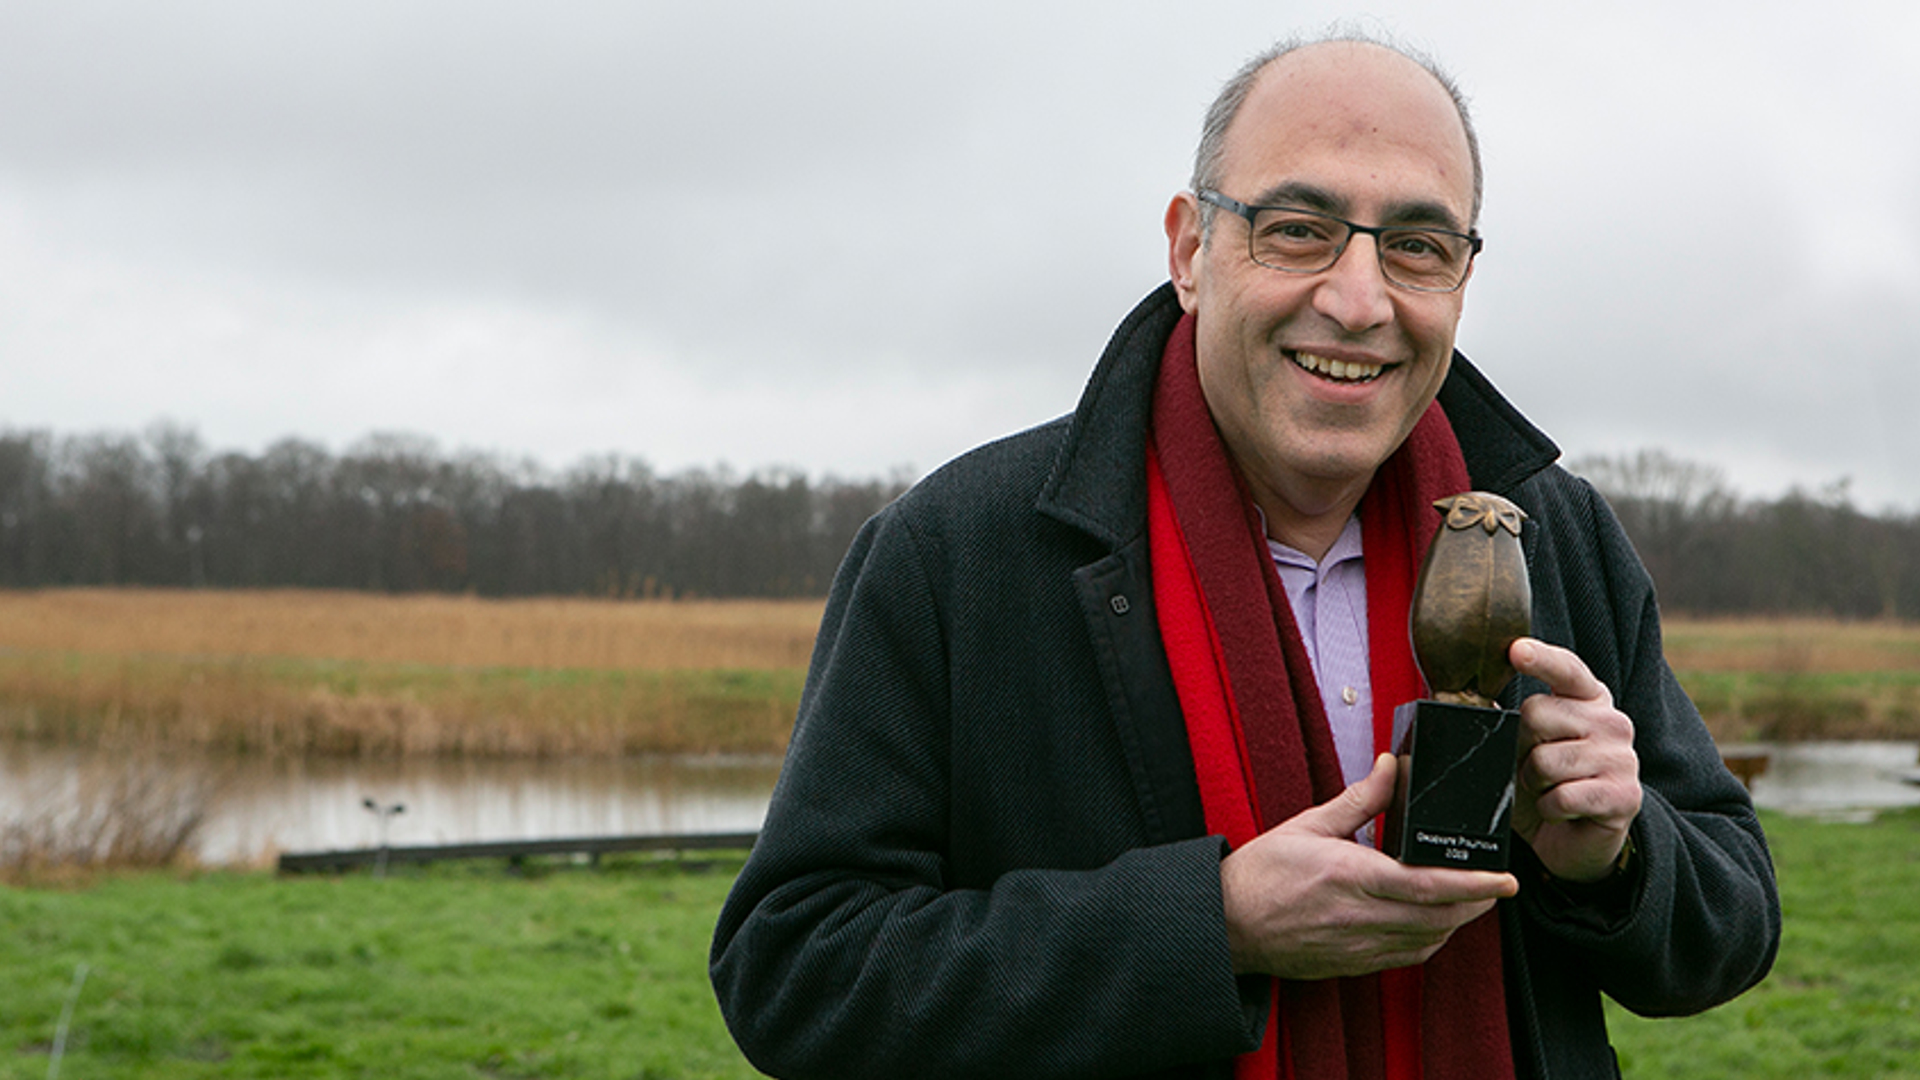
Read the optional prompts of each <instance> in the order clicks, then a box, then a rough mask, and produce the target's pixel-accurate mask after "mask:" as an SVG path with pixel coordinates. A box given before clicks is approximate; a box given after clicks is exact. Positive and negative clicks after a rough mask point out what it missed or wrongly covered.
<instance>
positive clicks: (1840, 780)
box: [1753, 742, 1920, 820]
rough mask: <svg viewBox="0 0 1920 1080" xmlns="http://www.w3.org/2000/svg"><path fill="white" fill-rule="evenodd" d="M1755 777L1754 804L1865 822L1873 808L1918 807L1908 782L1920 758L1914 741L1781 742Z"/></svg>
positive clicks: (1919, 797) (1919, 790)
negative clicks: (1764, 769)
mask: <svg viewBox="0 0 1920 1080" xmlns="http://www.w3.org/2000/svg"><path fill="white" fill-rule="evenodd" d="M1768 750H1769V751H1770V760H1769V761H1768V763H1767V771H1766V772H1764V773H1761V774H1760V775H1759V776H1757V777H1755V778H1754V781H1753V801H1754V803H1755V805H1758V806H1763V807H1766V808H1768V809H1771V810H1779V811H1782V812H1783V813H1789V814H1817V815H1819V816H1822V817H1839V818H1854V819H1859V820H1866V819H1869V818H1871V817H1872V812H1873V811H1875V810H1888V809H1892V808H1895V807H1901V806H1920V784H1914V783H1910V782H1908V781H1907V779H1906V778H1907V777H1909V776H1911V775H1912V774H1913V772H1914V764H1915V761H1916V760H1920V744H1915V743H1910V742H1808V743H1777V744H1774V745H1772V746H1770V747H1768Z"/></svg>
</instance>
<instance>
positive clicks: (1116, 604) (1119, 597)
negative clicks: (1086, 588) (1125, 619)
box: [1107, 593, 1133, 615]
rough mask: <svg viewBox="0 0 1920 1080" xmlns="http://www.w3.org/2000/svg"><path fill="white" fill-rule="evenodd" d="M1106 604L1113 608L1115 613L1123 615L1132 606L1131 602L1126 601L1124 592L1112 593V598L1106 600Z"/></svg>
mask: <svg viewBox="0 0 1920 1080" xmlns="http://www.w3.org/2000/svg"><path fill="white" fill-rule="evenodd" d="M1107 606H1108V607H1110V608H1112V609H1113V613H1114V614H1115V615H1125V614H1126V613H1127V612H1128V611H1130V610H1132V608H1133V605H1132V604H1129V603H1127V597H1126V595H1125V594H1124V593H1115V594H1113V598H1112V599H1111V600H1108V601H1107Z"/></svg>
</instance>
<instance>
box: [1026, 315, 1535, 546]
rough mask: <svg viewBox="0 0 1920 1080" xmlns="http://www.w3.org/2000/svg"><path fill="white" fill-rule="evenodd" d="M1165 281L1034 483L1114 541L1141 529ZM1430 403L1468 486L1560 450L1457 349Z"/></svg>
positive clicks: (1097, 376)
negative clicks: (1463, 465)
mask: <svg viewBox="0 0 1920 1080" xmlns="http://www.w3.org/2000/svg"><path fill="white" fill-rule="evenodd" d="M1180 315H1181V310H1180V300H1179V297H1178V295H1177V294H1176V293H1175V292H1174V290H1173V285H1172V284H1171V283H1168V284H1164V285H1161V286H1160V287H1159V288H1158V289H1155V290H1154V291H1153V292H1152V293H1149V294H1148V295H1147V298H1146V299H1145V300H1142V301H1141V302H1140V303H1139V305H1138V306H1136V307H1135V308H1134V309H1133V311H1132V312H1130V313H1129V314H1128V315H1127V317H1126V320H1125V321H1123V322H1122V323H1121V324H1120V326H1119V328H1118V329H1116V330H1115V331H1114V332H1113V337H1112V338H1111V339H1110V340H1109V341H1108V342H1107V347H1106V351H1105V352H1103V353H1102V354H1101V356H1100V362H1099V363H1098V364H1097V365H1095V367H1094V369H1093V375H1092V377H1091V378H1089V379H1088V380H1087V387H1086V390H1085V391H1084V392H1082V393H1081V395H1080V404H1079V406H1078V407H1077V408H1075V410H1074V412H1073V416H1072V417H1071V418H1070V419H1069V421H1068V423H1067V434H1066V439H1065V441H1064V442H1063V443H1062V444H1061V447H1060V451H1059V454H1058V455H1057V456H1056V457H1055V459H1054V463H1053V470H1052V472H1051V473H1050V474H1049V475H1048V477H1047V482H1046V485H1045V486H1044V487H1042V488H1041V491H1040V498H1039V500H1038V502H1037V504H1036V505H1037V507H1038V509H1039V510H1040V512H1041V513H1043V514H1047V515H1048V516H1051V517H1053V518H1056V519H1058V520H1060V521H1063V522H1065V523H1067V524H1069V525H1072V526H1074V527H1075V528H1078V529H1082V530H1084V531H1086V532H1088V533H1091V534H1092V535H1094V536H1096V537H1098V538H1099V539H1100V540H1101V541H1103V542H1104V543H1106V544H1107V545H1108V546H1109V547H1112V548H1119V547H1122V546H1124V545H1126V544H1128V543H1131V542H1133V541H1134V540H1137V539H1138V538H1139V537H1140V536H1141V534H1143V533H1144V532H1145V531H1146V520H1147V493H1146V454H1147V427H1148V423H1149V420H1150V418H1151V413H1152V407H1153V384H1154V379H1155V377H1156V376H1157V375H1158V374H1159V371H1160V356H1161V354H1162V353H1163V352H1164V351H1165V350H1166V346H1167V337H1168V336H1169V335H1171V334H1172V333H1173V328H1174V325H1175V324H1176V323H1178V322H1179V321H1180ZM1440 406H1441V408H1443V409H1445V410H1446V411H1447V418H1448V419H1449V420H1450V421H1452V423H1453V430H1454V434H1455V435H1456V436H1457V437H1458V438H1459V440H1460V449H1461V452H1462V454H1464V455H1465V457H1466V461H1467V473H1468V475H1470V476H1471V477H1472V478H1473V484H1474V486H1475V487H1476V488H1480V489H1481V490H1485V491H1492V492H1496V493H1499V494H1503V495H1506V494H1511V493H1512V491H1513V489H1514V488H1515V487H1517V486H1518V485H1519V484H1520V483H1521V482H1523V481H1525V480H1526V479H1527V478H1528V477H1530V476H1532V475H1533V474H1535V473H1537V472H1539V471H1540V470H1541V469H1544V468H1546V467H1547V466H1548V465H1551V464H1552V463H1553V461H1554V459H1556V458H1558V457H1559V456H1560V449H1559V448H1558V447H1557V446H1555V445H1554V444H1553V440H1551V439H1549V438H1547V436H1546V435H1545V434H1544V433H1542V432H1541V431H1540V429H1538V428H1536V427H1534V426H1533V424H1531V423H1529V422H1528V421H1527V418H1526V417H1524V416H1522V415H1521V414H1520V411H1519V410H1518V409H1516V408H1514V407H1513V405H1512V404H1510V403H1509V402H1508V401H1507V400H1506V399H1505V398H1504V397H1501V396H1500V392H1499V391H1498V390H1495V389H1494V387H1493V384H1492V383H1490V382H1488V381H1487V378H1486V376H1484V375H1482V374H1481V373H1480V371H1479V369H1478V368H1475V367H1474V366H1473V365H1472V363H1470V362H1469V361H1468V360H1467V358H1466V357H1465V356H1463V355H1462V354H1461V353H1460V352H1458V351H1457V350H1456V351H1455V352H1454V354H1453V365H1452V367H1451V369H1450V370H1449V371H1448V373H1447V379H1446V382H1445V383H1443V384H1442V385H1441V387H1440Z"/></svg>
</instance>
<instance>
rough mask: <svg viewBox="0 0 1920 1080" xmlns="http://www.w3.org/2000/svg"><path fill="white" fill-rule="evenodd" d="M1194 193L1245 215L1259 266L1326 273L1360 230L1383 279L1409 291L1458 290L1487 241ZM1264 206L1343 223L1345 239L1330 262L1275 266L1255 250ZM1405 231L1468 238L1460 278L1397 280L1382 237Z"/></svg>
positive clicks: (1250, 249) (1450, 232) (1208, 192)
mask: <svg viewBox="0 0 1920 1080" xmlns="http://www.w3.org/2000/svg"><path fill="white" fill-rule="evenodd" d="M1193 197H1194V198H1196V199H1199V200H1200V201H1201V202H1204V203H1210V204H1212V205H1213V206H1217V207H1219V208H1220V209H1222V210H1225V211H1227V212H1228V213H1231V214H1235V215H1237V216H1239V217H1241V218H1244V219H1245V220H1246V223H1247V258H1249V259H1252V260H1253V261H1254V262H1255V263H1256V264H1258V265H1260V266H1264V267H1266V268H1267V269H1269V270H1278V271H1280V272H1281V273H1283V274H1321V273H1325V272H1326V271H1328V270H1330V269H1332V268H1333V264H1334V263H1337V262H1339V261H1340V256H1342V255H1345V254H1346V253H1347V245H1348V244H1351V243H1353V237H1354V234H1356V233H1358V234H1361V235H1365V236H1371V237H1373V257H1374V260H1375V261H1376V262H1377V263H1378V264H1379V266H1380V277H1381V279H1382V280H1384V281H1386V283H1387V284H1389V285H1392V286H1393V287H1394V288H1396V289H1406V290H1407V291H1409V292H1420V293H1440V294H1445V293H1454V292H1459V291H1460V288H1461V286H1463V285H1465V284H1466V283H1467V277H1468V276H1469V275H1470V274H1472V272H1473V260H1474V259H1475V258H1477V257H1478V256H1479V254H1480V249H1481V248H1484V247H1486V241H1485V240H1484V239H1483V238H1482V237H1481V236H1480V234H1479V233H1478V232H1477V231H1476V232H1470V233H1463V232H1454V231H1453V230H1452V229H1436V228H1432V227H1430V226H1425V225H1418V226H1414V225H1362V224H1360V223H1359V222H1355V221H1348V220H1347V219H1346V218H1341V217H1335V216H1333V215H1332V214H1327V213H1322V212H1321V211H1319V210H1310V209H1308V208H1306V207H1304V206H1250V205H1248V204H1246V203H1243V202H1241V201H1240V200H1238V199H1235V198H1232V197H1230V196H1227V195H1222V194H1220V193H1219V192H1218V191H1215V190H1213V189H1212V188H1201V189H1200V190H1198V191H1196V192H1194V193H1193ZM1262 210H1284V211H1286V212H1287V213H1289V214H1305V215H1307V216H1309V217H1317V218H1320V219H1322V220H1325V221H1331V222H1333V223H1335V224H1337V225H1344V226H1346V228H1347V238H1346V239H1345V240H1342V241H1341V242H1340V246H1339V247H1337V248H1335V249H1334V252H1333V258H1332V259H1330V260H1328V262H1327V265H1325V266H1322V267H1319V268H1317V269H1313V270H1301V269H1296V268H1294V267H1291V266H1275V265H1273V264H1272V263H1269V262H1261V261H1260V258H1259V257H1258V256H1256V255H1255V254H1254V253H1253V236H1254V232H1253V219H1254V215H1256V214H1258V213H1259V212H1260V211H1262ZM1403 232H1421V233H1438V234H1439V235H1441V236H1452V237H1456V238H1458V239H1461V240H1465V241H1466V242H1467V264H1466V265H1465V266H1463V267H1461V269H1460V280H1459V281H1456V282H1454V283H1453V284H1452V285H1451V286H1449V287H1447V288H1444V289H1437V288H1433V287H1431V286H1426V285H1409V284H1407V283H1406V282H1404V281H1398V280H1395V279H1394V276H1393V273H1392V272H1391V271H1390V270H1388V269H1387V256H1386V247H1385V246H1384V245H1383V244H1382V243H1381V240H1382V238H1384V237H1385V236H1386V234H1387V233H1403Z"/></svg>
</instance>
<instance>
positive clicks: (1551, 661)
mask: <svg viewBox="0 0 1920 1080" xmlns="http://www.w3.org/2000/svg"><path fill="white" fill-rule="evenodd" d="M1507 659H1508V660H1509V661H1511V662H1512V664H1513V669H1514V670H1515V671H1517V672H1519V673H1520V674H1522V675H1531V676H1533V677H1534V678H1536V679H1539V680H1540V681H1541V682H1543V683H1546V684H1547V689H1549V690H1551V691H1553V693H1554V695H1555V696H1556V697H1563V698H1576V699H1580V700H1587V699H1592V698H1601V697H1604V698H1607V699H1608V700H1609V701H1611V700H1612V695H1611V694H1609V693H1608V692H1607V687H1606V684H1605V683H1602V682H1601V681H1600V680H1599V679H1597V678H1595V677H1594V675H1593V672H1592V671H1591V670H1589V669H1588V668H1587V665H1586V662H1585V661H1583V660H1581V659H1580V657H1579V656H1578V655H1576V654H1575V653H1573V652H1572V651H1571V650H1568V649H1562V648H1560V647H1559V646H1557V645H1549V644H1547V643H1546V642H1544V641H1541V640H1539V639H1538V638H1528V637H1523V638H1516V639H1515V640H1514V642H1513V644H1512V645H1511V646H1509V647H1508V648H1507Z"/></svg>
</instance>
